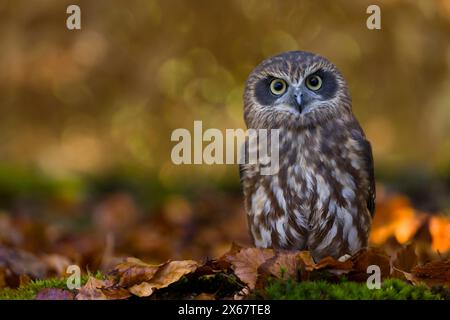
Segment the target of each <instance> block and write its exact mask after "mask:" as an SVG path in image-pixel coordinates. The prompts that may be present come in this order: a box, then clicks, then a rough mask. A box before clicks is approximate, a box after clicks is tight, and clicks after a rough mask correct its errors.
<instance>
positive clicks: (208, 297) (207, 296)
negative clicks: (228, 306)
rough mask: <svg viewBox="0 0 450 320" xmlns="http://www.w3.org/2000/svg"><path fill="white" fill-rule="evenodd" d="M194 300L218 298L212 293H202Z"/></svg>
mask: <svg viewBox="0 0 450 320" xmlns="http://www.w3.org/2000/svg"><path fill="white" fill-rule="evenodd" d="M194 300H216V296H215V295H214V294H212V293H200V294H199V295H197V296H196V297H195V299H194Z"/></svg>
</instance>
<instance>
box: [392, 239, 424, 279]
mask: <svg viewBox="0 0 450 320" xmlns="http://www.w3.org/2000/svg"><path fill="white" fill-rule="evenodd" d="M418 262H419V257H418V256H417V255H416V246H415V244H414V243H410V244H408V245H404V246H402V247H401V248H400V249H399V250H398V251H397V252H396V253H394V254H393V255H392V256H391V265H392V268H393V271H392V275H391V276H392V277H396V278H401V279H403V278H404V275H405V272H407V273H409V272H411V270H412V269H413V268H414V267H415V266H417V264H418Z"/></svg>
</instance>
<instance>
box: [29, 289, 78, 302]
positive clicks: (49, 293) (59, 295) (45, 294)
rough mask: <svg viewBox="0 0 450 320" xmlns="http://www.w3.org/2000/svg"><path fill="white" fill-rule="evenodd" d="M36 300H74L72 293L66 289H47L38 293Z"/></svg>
mask: <svg viewBox="0 0 450 320" xmlns="http://www.w3.org/2000/svg"><path fill="white" fill-rule="evenodd" d="M34 299H35V300H73V299H74V295H73V293H72V292H70V291H68V290H64V289H55V288H45V289H42V290H40V291H39V292H38V294H37V295H36V297H35V298H34Z"/></svg>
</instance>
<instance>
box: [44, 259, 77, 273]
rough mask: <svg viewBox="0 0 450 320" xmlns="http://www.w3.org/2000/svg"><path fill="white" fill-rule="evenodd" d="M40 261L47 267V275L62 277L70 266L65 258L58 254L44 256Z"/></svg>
mask: <svg viewBox="0 0 450 320" xmlns="http://www.w3.org/2000/svg"><path fill="white" fill-rule="evenodd" d="M41 259H42V261H43V262H44V263H45V264H46V265H47V268H48V270H49V273H51V274H52V275H56V276H64V275H65V274H66V270H67V267H68V266H69V265H71V264H72V262H71V261H70V260H69V259H68V258H67V257H64V256H62V255H59V254H46V255H43V256H42V257H41Z"/></svg>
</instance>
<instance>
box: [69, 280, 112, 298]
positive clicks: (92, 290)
mask: <svg viewBox="0 0 450 320" xmlns="http://www.w3.org/2000/svg"><path fill="white" fill-rule="evenodd" d="M107 285H109V283H107V282H106V281H105V280H99V279H96V278H94V277H89V278H88V281H87V282H86V284H85V285H84V286H82V287H81V288H80V290H79V291H78V294H77V295H76V300H107V297H106V295H105V294H104V293H103V291H102V288H105V287H106V286H107Z"/></svg>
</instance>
